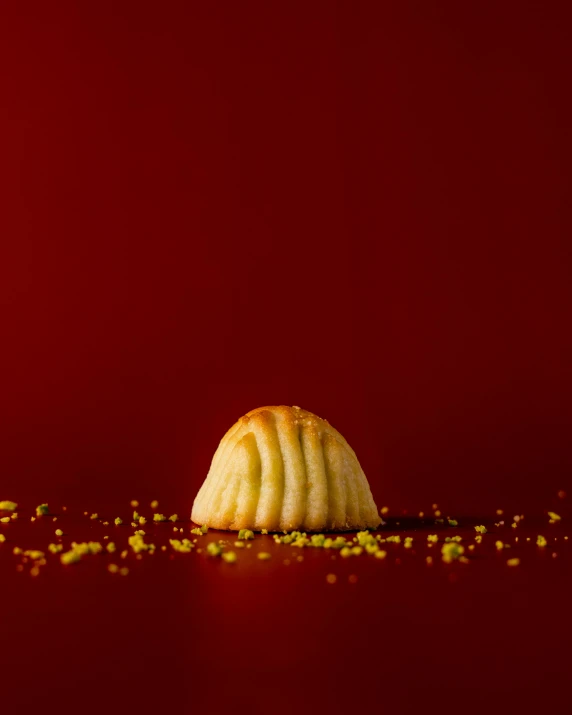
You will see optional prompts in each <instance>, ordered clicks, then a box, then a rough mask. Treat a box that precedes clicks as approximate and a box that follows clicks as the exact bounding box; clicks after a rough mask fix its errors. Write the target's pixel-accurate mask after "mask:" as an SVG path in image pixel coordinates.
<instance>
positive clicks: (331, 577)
mask: <svg viewBox="0 0 572 715" xmlns="http://www.w3.org/2000/svg"><path fill="white" fill-rule="evenodd" d="M337 580H338V577H337V576H336V574H335V573H329V574H328V575H327V576H326V581H327V583H336V581H337Z"/></svg>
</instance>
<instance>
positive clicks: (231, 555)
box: [222, 551, 237, 564]
mask: <svg viewBox="0 0 572 715" xmlns="http://www.w3.org/2000/svg"><path fill="white" fill-rule="evenodd" d="M222 558H223V559H224V560H225V561H226V562H227V563H228V564H233V563H234V562H235V561H236V559H237V556H236V554H235V552H234V551H225V552H224V553H223V554H222Z"/></svg>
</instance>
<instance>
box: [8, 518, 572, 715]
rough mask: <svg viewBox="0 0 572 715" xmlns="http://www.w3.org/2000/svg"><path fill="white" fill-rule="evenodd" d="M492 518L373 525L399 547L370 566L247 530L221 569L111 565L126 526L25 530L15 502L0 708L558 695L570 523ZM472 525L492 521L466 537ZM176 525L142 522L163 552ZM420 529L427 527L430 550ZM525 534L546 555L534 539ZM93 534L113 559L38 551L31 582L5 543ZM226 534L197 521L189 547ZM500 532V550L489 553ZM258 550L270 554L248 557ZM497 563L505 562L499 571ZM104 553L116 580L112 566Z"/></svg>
mask: <svg viewBox="0 0 572 715" xmlns="http://www.w3.org/2000/svg"><path fill="white" fill-rule="evenodd" d="M129 511H130V510H129V509H128V508H127V509H126V508H125V507H124V508H123V509H121V510H120V511H118V510H117V509H116V510H114V511H113V512H110V513H109V514H105V513H103V514H101V515H100V516H101V517H102V519H103V518H107V517H110V518H113V517H114V516H115V515H117V513H121V514H123V516H124V518H125V519H126V521H129ZM139 511H140V512H141V513H147V514H148V513H149V512H150V510H149V509H144V508H143V509H141V508H140V509H139ZM563 513H566V512H563ZM495 518H496V519H499V518H500V517H489V518H487V519H481V520H475V519H459V521H460V523H459V526H458V527H446V528H444V527H443V526H435V525H434V523H433V519H426V520H425V521H422V520H420V519H418V518H417V519H412V518H408V517H403V516H401V517H399V516H396V517H388V518H387V525H386V526H384V527H382V528H381V529H380V530H379V533H381V534H383V535H388V534H400V536H401V538H402V541H401V543H400V544H394V543H389V544H387V543H386V544H380V546H381V547H382V548H384V549H385V550H386V551H387V556H386V558H385V559H384V560H378V559H376V558H374V557H373V556H369V555H366V554H362V555H361V556H352V557H350V558H342V557H341V556H340V554H339V552H334V551H331V550H324V549H313V548H308V547H306V548H304V549H299V548H293V547H291V546H287V545H277V544H275V543H274V541H273V539H272V536H270V535H268V536H262V535H257V536H256V537H255V539H254V540H253V541H252V542H248V543H251V544H252V547H251V548H250V549H247V548H245V549H242V550H240V549H236V548H234V547H233V546H232V545H229V546H227V547H226V548H227V549H232V550H234V551H235V552H236V553H237V555H238V560H237V562H236V563H234V564H228V563H225V562H223V561H222V560H221V559H220V558H216V557H211V556H208V555H207V554H206V552H205V551H203V552H202V553H196V552H192V553H190V554H180V553H174V552H173V550H172V549H171V547H170V546H169V547H168V550H167V551H165V552H164V551H162V550H160V548H158V550H157V551H156V552H155V553H154V554H153V555H150V554H148V553H144V554H143V555H142V558H141V559H140V560H138V559H137V557H136V556H135V555H134V554H133V553H132V551H131V549H130V550H129V551H130V553H129V555H128V556H127V558H125V559H122V558H121V557H120V556H119V552H120V551H121V550H122V549H124V548H127V537H128V536H129V535H130V534H131V533H133V531H134V529H133V528H132V527H130V526H129V525H123V526H119V527H116V526H114V525H113V524H111V525H110V526H103V524H102V519H100V520H99V521H93V520H91V519H90V518H89V517H88V516H85V515H83V514H77V513H70V511H68V512H66V513H63V514H62V513H60V514H59V516H58V520H57V522H55V523H54V522H53V521H52V517H41V518H40V519H38V520H36V521H35V522H33V523H32V522H30V521H29V520H28V516H27V515H26V514H25V512H21V513H20V518H19V519H18V521H16V522H12V523H9V524H7V525H5V524H2V525H1V526H2V533H4V534H5V535H6V537H7V540H6V541H5V542H4V543H2V544H1V545H0V573H1V583H2V594H1V596H2V598H1V603H2V610H1V632H2V641H3V647H2V650H1V655H0V672H1V674H2V683H3V691H2V703H3V706H4V707H5V708H6V710H7V711H11V712H32V711H33V710H34V709H36V708H37V709H43V708H44V707H48V708H49V711H50V712H58V713H73V712H82V713H101V712H112V713H121V712H125V711H133V712H145V713H147V712H156V711H161V710H165V709H170V710H173V711H174V712H194V711H195V710H196V711H199V710H200V711H201V712H211V713H212V712H214V713H224V712H241V713H242V712H244V713H249V712H250V713H291V712H299V713H306V712H314V711H330V712H348V711H350V712H353V711H356V712H361V711H370V712H371V711H373V712H377V711H379V712H382V711H385V710H386V709H387V710H390V711H391V712H396V713H409V712H414V711H415V712H417V711H424V712H442V711H443V710H449V711H451V710H454V711H459V712H475V713H476V712H482V711H483V710H485V711H486V712H489V713H497V712H498V713H500V712H524V711H527V709H528V708H529V707H531V706H534V707H535V708H539V709H540V710H541V711H544V709H546V708H547V707H548V705H547V703H550V702H551V703H564V702H566V699H567V698H568V693H569V678H570V672H571V667H572V656H571V653H572V650H571V648H570V645H571V638H572V617H571V610H570V603H571V598H572V588H571V586H572V583H571V579H570V573H571V566H572V540H570V539H569V540H565V539H564V536H566V535H568V533H569V530H568V524H569V520H568V517H565V518H564V519H563V521H562V522H559V523H557V524H552V525H548V523H547V521H548V517H546V516H543V517H540V516H538V517H537V518H533V517H531V516H527V517H525V520H524V521H521V522H519V526H518V527H517V528H516V529H513V528H511V527H510V526H509V522H510V521H511V520H510V519H507V521H506V523H505V525H504V526H500V527H495V526H494V523H493V522H494V520H495ZM476 521H480V522H481V523H484V524H486V525H488V527H489V532H488V533H487V534H486V535H485V536H484V537H483V541H482V543H480V544H476V543H475V541H474V537H475V531H474V528H473V527H474V524H475V523H476ZM398 523H399V525H397V524H398ZM191 526H193V525H192V524H190V523H189V521H188V519H185V520H184V521H181V522H179V523H177V527H178V528H183V532H184V533H183V534H182V535H181V534H180V533H177V534H174V532H173V528H174V527H173V525H172V524H171V523H170V522H169V523H166V524H146V525H145V526H143V527H142V528H143V529H144V530H145V531H146V536H145V539H146V540H147V541H148V542H153V543H155V544H156V545H157V547H160V546H161V545H163V544H168V539H169V538H173V537H174V538H179V539H180V538H183V536H185V537H190V538H197V537H194V536H192V535H191V534H190V533H189V532H190V528H191ZM57 527H59V528H61V529H62V531H63V532H64V536H63V537H61V538H58V537H56V536H55V535H54V530H55V528H57ZM429 533H437V534H438V536H439V543H438V544H436V545H434V546H432V547H429V546H428V545H427V538H426V537H427V534H429ZM539 533H541V534H543V535H545V537H546V539H547V542H548V543H547V545H546V546H545V547H544V548H541V547H539V546H537V545H536V537H537V535H538V534H539ZM105 534H107V535H109V539H110V540H113V541H114V543H116V545H117V547H118V552H117V553H115V554H113V555H111V554H98V555H91V556H85V557H84V558H83V559H82V561H80V562H79V563H76V564H73V565H69V566H63V565H61V564H60V562H59V556H58V555H52V554H48V556H47V562H48V563H47V564H46V565H45V566H42V567H41V568H40V573H39V575H38V576H35V577H33V576H31V575H30V568H31V566H32V563H31V562H28V563H26V564H25V566H24V570H23V571H22V572H18V571H17V570H16V567H17V565H18V564H19V563H22V556H21V555H18V556H17V555H14V554H13V553H12V550H13V547H14V546H15V545H18V546H20V547H22V548H24V549H27V548H39V549H43V550H45V549H46V546H47V544H48V543H49V542H52V541H54V542H61V543H63V544H64V545H65V546H66V548H67V547H68V545H69V544H70V543H71V541H83V540H94V541H100V542H101V543H103V544H105V543H106V541H105V540H103V535H105ZM455 534H459V535H461V536H462V537H463V541H462V542H461V544H462V545H464V546H465V556H468V558H469V561H470V562H469V563H458V562H455V563H451V564H446V563H443V562H442V561H441V558H440V549H441V546H442V544H443V540H444V538H445V536H447V535H448V536H451V535H455ZM349 536H350V537H351V536H353V535H351V534H350V535H349ZM406 536H412V537H413V545H412V548H410V549H406V548H405V547H404V538H405V537H406ZM235 537H236V535H233V534H229V532H220V531H212V530H211V531H209V532H208V534H206V535H205V536H201V537H198V538H197V548H199V547H202V548H203V549H204V547H205V545H206V544H207V543H208V542H210V541H217V540H218V539H221V538H222V539H229V538H230V539H231V540H234V538H235ZM515 537H518V542H515ZM527 537H528V538H530V541H527ZM498 539H501V540H504V542H505V543H506V544H510V548H504V549H503V550H502V551H498V550H497V549H496V547H495V542H496V541H497V540H498ZM471 543H473V544H475V549H474V550H473V551H470V550H469V549H468V548H467V547H468V545H469V544H471ZM259 551H267V552H268V553H270V554H271V559H270V560H268V561H261V560H258V559H257V557H256V554H257V553H258V552H259ZM554 554H557V555H556V556H554ZM428 555H431V556H432V557H433V563H432V564H431V565H428V564H427V563H426V557H427V556H428ZM299 557H303V560H302V561H300V560H299ZM509 558H519V559H520V564H519V565H518V566H516V567H510V566H508V565H507V559H509ZM286 560H289V561H290V563H289V564H287V563H285V561H286ZM109 563H117V564H119V565H121V566H127V567H128V568H129V573H128V574H127V575H125V576H121V575H119V574H112V573H109V572H108V571H107V565H108V564H109ZM328 574H335V575H336V577H337V581H336V582H335V583H334V584H329V583H328V582H327V580H326V576H327V575H328ZM350 577H351V580H350ZM355 577H357V580H355ZM352 580H353V581H355V582H352Z"/></svg>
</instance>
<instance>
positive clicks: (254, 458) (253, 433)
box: [191, 405, 381, 531]
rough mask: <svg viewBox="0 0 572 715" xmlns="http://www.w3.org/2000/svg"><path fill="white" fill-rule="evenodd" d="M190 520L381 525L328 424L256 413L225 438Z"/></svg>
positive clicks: (269, 411) (331, 527)
mask: <svg viewBox="0 0 572 715" xmlns="http://www.w3.org/2000/svg"><path fill="white" fill-rule="evenodd" d="M191 519H192V520H193V521H194V522H196V523H198V524H204V525H206V526H209V527H212V528H215V529H228V530H233V531H237V530H240V529H252V530H253V531H260V530H262V529H267V530H268V531H292V530H295V529H302V530H304V531H347V530H353V529H365V528H370V529H372V528H376V527H377V526H379V524H380V523H381V519H380V517H379V513H378V510H377V507H376V505H375V502H374V500H373V497H372V494H371V490H370V488H369V484H368V481H367V478H366V476H365V474H364V472H363V470H362V468H361V466H360V463H359V461H358V458H357V456H356V454H355V452H354V451H353V449H352V448H351V447H350V445H349V444H348V443H347V441H346V440H345V438H344V437H343V436H342V435H341V434H340V433H339V432H338V431H337V430H336V429H334V428H333V427H332V426H331V425H330V424H329V422H328V421H327V420H325V419H322V418H321V417H318V416H317V415H314V414H312V413H311V412H308V411H307V410H303V409H301V408H300V407H296V406H294V407H287V406H285V405H280V406H272V407H258V408H257V409H255V410H251V411H250V412H247V413H246V414H245V415H243V416H242V417H241V418H240V419H239V420H238V421H237V422H236V423H235V424H234V425H233V426H232V427H231V428H230V429H229V430H228V431H227V433H226V434H225V435H224V437H223V438H222V440H221V441H220V443H219V446H218V448H217V450H216V452H215V454H214V456H213V459H212V463H211V466H210V469H209V472H208V474H207V477H206V479H205V481H204V483H203V485H202V486H201V488H200V489H199V492H198V494H197V496H196V498H195V501H194V504H193V510H192V514H191Z"/></svg>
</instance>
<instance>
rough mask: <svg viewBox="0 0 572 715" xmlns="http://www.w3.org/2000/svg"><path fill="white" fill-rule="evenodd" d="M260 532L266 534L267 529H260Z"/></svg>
mask: <svg viewBox="0 0 572 715" xmlns="http://www.w3.org/2000/svg"><path fill="white" fill-rule="evenodd" d="M260 533H261V534H267V533H268V529H261V530H260Z"/></svg>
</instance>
